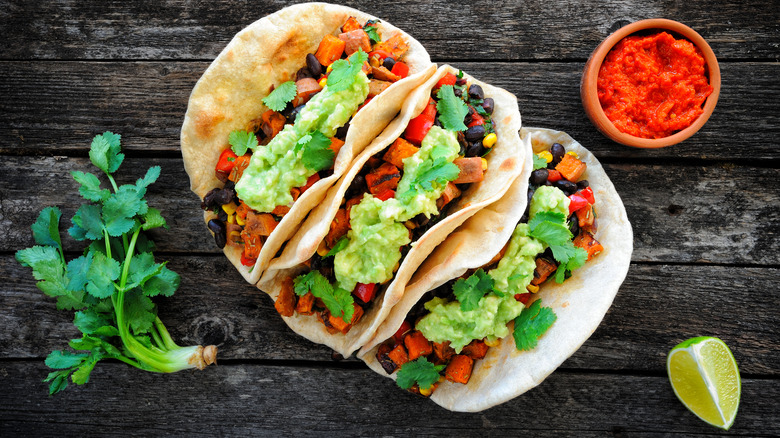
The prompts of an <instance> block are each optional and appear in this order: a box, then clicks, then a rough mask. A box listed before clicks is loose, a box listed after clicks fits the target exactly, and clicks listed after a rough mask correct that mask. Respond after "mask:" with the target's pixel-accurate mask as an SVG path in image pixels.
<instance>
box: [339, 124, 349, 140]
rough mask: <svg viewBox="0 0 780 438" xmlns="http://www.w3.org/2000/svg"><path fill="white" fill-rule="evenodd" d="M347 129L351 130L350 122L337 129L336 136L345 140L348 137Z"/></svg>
mask: <svg viewBox="0 0 780 438" xmlns="http://www.w3.org/2000/svg"><path fill="white" fill-rule="evenodd" d="M347 131H349V122H347V124H346V125H344V126H342V127H341V128H339V129H337V130H336V138H338V139H340V140H344V139H346V138H347Z"/></svg>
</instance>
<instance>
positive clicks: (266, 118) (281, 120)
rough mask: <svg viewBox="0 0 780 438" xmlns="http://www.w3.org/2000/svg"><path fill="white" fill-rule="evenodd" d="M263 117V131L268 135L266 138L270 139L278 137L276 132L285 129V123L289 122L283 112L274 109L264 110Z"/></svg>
mask: <svg viewBox="0 0 780 438" xmlns="http://www.w3.org/2000/svg"><path fill="white" fill-rule="evenodd" d="M262 119H263V132H264V133H265V135H266V140H270V139H272V138H274V137H276V134H278V133H279V131H281V130H282V129H284V124H285V123H286V122H287V119H286V118H285V117H284V116H283V115H282V114H281V113H278V112H276V111H274V110H268V111H266V112H264V113H263V115H262Z"/></svg>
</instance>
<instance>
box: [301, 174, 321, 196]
mask: <svg viewBox="0 0 780 438" xmlns="http://www.w3.org/2000/svg"><path fill="white" fill-rule="evenodd" d="M319 180H320V174H319V173H315V174H314V175H312V176H310V177H309V179H307V180H306V184H304V185H303V186H301V193H303V192H305V191H306V190H308V189H309V188H310V187H311V186H313V185H314V183H316V182H317V181H319Z"/></svg>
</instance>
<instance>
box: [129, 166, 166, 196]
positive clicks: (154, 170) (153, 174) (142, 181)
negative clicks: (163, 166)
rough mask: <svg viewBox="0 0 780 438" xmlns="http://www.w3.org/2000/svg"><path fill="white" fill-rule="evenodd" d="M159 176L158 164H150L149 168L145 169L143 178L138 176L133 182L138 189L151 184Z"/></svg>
mask: <svg viewBox="0 0 780 438" xmlns="http://www.w3.org/2000/svg"><path fill="white" fill-rule="evenodd" d="M159 177H160V166H152V167H150V168H149V169H147V171H146V175H144V177H143V178H139V179H138V181H136V182H135V186H136V187H138V188H139V189H141V188H144V189H145V188H147V187H149V186H150V185H152V183H154V182H155V181H157V178H159ZM143 193H146V192H143ZM142 196H143V195H142Z"/></svg>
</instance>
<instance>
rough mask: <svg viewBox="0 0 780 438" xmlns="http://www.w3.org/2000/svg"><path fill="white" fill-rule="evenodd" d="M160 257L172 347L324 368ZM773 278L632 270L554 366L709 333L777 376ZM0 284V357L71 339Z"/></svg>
mask: <svg viewBox="0 0 780 438" xmlns="http://www.w3.org/2000/svg"><path fill="white" fill-rule="evenodd" d="M166 259H169V260H170V263H169V265H168V266H169V267H171V269H173V270H175V271H176V272H178V273H179V274H180V275H181V276H182V285H181V287H180V289H179V292H178V293H177V294H176V295H175V296H174V297H173V298H170V299H161V300H159V306H160V317H161V319H162V320H163V321H164V322H165V323H166V325H167V326H168V327H169V329H170V331H171V333H172V334H173V336H174V338H175V339H177V340H181V344H212V343H213V344H216V345H218V347H219V348H220V353H219V356H220V357H221V358H223V359H256V360H314V361H329V360H331V351H330V350H329V349H328V348H325V347H323V346H320V345H316V344H313V343H311V342H308V341H306V340H304V339H303V338H300V337H298V336H297V335H295V334H294V333H293V332H292V331H291V330H289V329H288V328H287V327H286V326H285V325H284V323H283V322H282V319H281V318H280V317H279V316H278V315H277V314H276V311H275V309H274V307H273V303H272V302H271V299H270V298H268V297H267V296H265V295H264V294H263V293H262V292H260V291H257V290H256V289H254V288H253V287H251V286H250V285H248V284H246V283H244V281H243V279H241V278H240V277H239V276H238V274H236V273H235V272H234V271H233V269H232V267H231V265H230V264H229V263H228V262H227V261H226V260H224V259H222V258H221V257H218V256H215V257H169V258H166ZM778 275H780V271H778V270H777V269H765V268H723V267H688V266H647V265H633V266H632V267H631V270H630V271H629V274H628V278H627V280H626V282H625V283H624V284H623V287H622V288H621V290H620V293H619V294H618V296H617V298H616V300H615V303H614V305H613V307H612V309H611V310H610V312H609V313H608V314H607V316H606V318H605V319H604V321H603V322H602V324H601V326H600V327H599V329H598V330H597V331H596V332H595V333H594V335H593V336H592V337H591V339H590V340H589V341H588V342H586V343H585V345H584V346H583V347H582V348H581V349H580V350H579V351H578V352H577V353H576V354H575V355H574V356H572V358H571V359H569V360H568V361H567V362H566V363H565V364H564V365H563V366H564V368H576V369H598V370H624V369H632V370H644V371H653V372H661V371H663V370H664V369H665V361H666V353H667V352H668V351H669V350H670V349H671V348H672V347H673V346H674V345H676V344H677V343H678V342H681V341H682V340H684V339H687V338H690V337H694V336H701V335H713V336H719V337H722V338H723V339H724V341H725V342H727V343H728V344H729V345H730V346H731V348H732V349H733V351H734V354H735V356H736V358H737V361H738V362H739V364H740V366H741V369H742V372H744V373H750V374H753V375H771V376H780V351H778V349H777V348H776V346H777V345H778V343H780V316H778V315H777V313H776V312H775V310H774V309H776V308H777V307H778V305H780V294H778V292H777V288H776V287H774V284H775V282H776V280H777V278H778ZM14 279H15V280H16V281H15V282H14V281H13V280H14ZM0 280H2V281H3V283H4V284H8V285H11V284H15V285H14V286H8V287H7V288H6V290H4V291H2V292H0V308H2V309H8V310H7V311H6V312H5V314H4V315H3V317H2V324H0V358H42V357H45V356H46V355H47V354H48V353H49V352H50V351H51V350H53V349H62V348H65V344H66V341H67V340H68V339H71V338H73V337H77V336H79V333H78V331H77V330H76V329H75V327H73V325H72V320H73V317H72V313H68V312H60V311H57V310H55V308H54V302H53V300H52V299H50V298H48V297H45V296H44V295H43V294H42V293H41V292H40V291H38V289H36V288H35V286H34V281H33V279H32V276H31V275H30V272H29V270H28V269H23V268H21V267H20V266H19V265H17V264H16V263H15V261H14V260H13V259H12V258H11V257H0ZM704 285H706V286H704ZM726 309H727V310H726ZM702 315H706V317H703V316H702Z"/></svg>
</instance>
